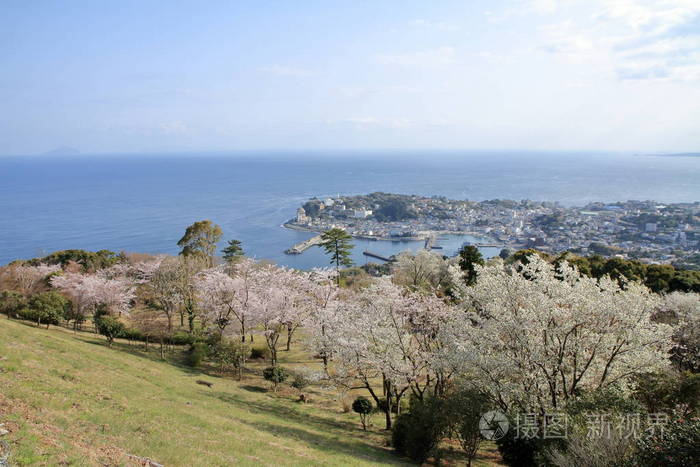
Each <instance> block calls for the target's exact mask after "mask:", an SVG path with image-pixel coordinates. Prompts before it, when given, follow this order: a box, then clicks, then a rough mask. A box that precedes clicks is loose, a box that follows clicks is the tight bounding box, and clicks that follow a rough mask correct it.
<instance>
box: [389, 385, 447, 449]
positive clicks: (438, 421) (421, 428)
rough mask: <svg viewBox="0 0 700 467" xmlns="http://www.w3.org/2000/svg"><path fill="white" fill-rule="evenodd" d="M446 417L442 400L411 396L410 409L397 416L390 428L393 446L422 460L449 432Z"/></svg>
mask: <svg viewBox="0 0 700 467" xmlns="http://www.w3.org/2000/svg"><path fill="white" fill-rule="evenodd" d="M449 418H450V414H448V413H447V406H446V403H445V401H444V400H442V399H439V398H436V397H431V398H428V399H425V400H422V401H421V400H413V401H412V402H411V409H410V411H409V412H408V413H406V414H402V415H400V416H399V417H398V419H397V420H396V425H395V426H394V431H393V432H392V442H393V445H394V448H395V449H396V450H397V451H399V452H401V453H403V454H406V455H407V456H408V457H410V458H411V459H413V460H414V461H416V462H421V463H422V462H425V460H426V459H428V457H430V456H434V455H437V447H438V444H439V443H440V441H441V440H442V439H443V438H444V437H445V436H446V435H447V434H448V432H449V428H450V422H449Z"/></svg>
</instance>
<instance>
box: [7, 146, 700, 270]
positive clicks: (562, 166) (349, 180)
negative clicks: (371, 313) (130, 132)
mask: <svg viewBox="0 0 700 467" xmlns="http://www.w3.org/2000/svg"><path fill="white" fill-rule="evenodd" d="M373 191H385V192H395V193H406V194H411V193H413V194H420V195H443V196H447V197H449V198H453V199H470V200H484V199H494V198H500V199H516V200H520V199H532V200H549V201H559V202H561V203H562V204H565V205H582V204H585V203H587V202H589V201H606V202H613V201H619V200H627V199H655V200H657V201H661V202H691V201H700V158H699V157H668V156H636V155H630V154H606V153H583V152H581V153H554V152H548V153H538V152H473V151H472V152H436V151H425V152H412V153H409V152H376V153H373V152H369V151H367V152H353V153H349V152H335V153H333V152H328V153H322V152H310V153H301V152H299V153H272V152H269V153H265V152H255V153H253V152H251V153H235V154H202V155H197V154H189V155H174V154H170V155H169V154H161V155H153V154H149V155H99V156H97V155H96V156H88V155H81V156H71V157H59V156H50V157H49V156H41V157H38V156H37V157H33V156H32V157H29V156H24V157H19V156H18V157H2V158H0V264H4V263H7V262H9V261H12V260H15V259H19V258H32V257H36V256H39V255H43V254H46V253H47V252H51V251H54V250H59V249H67V248H82V249H89V250H97V249H103V248H106V249H110V250H114V251H122V250H124V251H134V252H148V253H176V252H177V251H178V248H177V246H176V243H177V241H178V239H179V238H180V236H181V235H182V233H183V232H184V230H185V228H186V227H187V226H188V225H189V224H191V223H192V222H193V221H196V220H201V219H211V220H212V221H214V222H216V223H217V224H219V225H221V227H222V228H223V230H224V240H226V239H231V238H237V239H240V240H241V241H242V242H243V246H244V249H245V251H246V253H247V254H249V255H251V256H254V257H257V258H260V259H263V258H264V259H270V260H272V261H275V262H277V263H279V264H285V265H288V266H292V267H296V268H309V267H314V266H323V265H327V264H328V259H327V258H326V257H325V256H324V254H323V252H322V251H321V250H320V249H319V248H312V249H310V250H307V252H305V253H304V254H302V255H297V256H289V255H285V254H284V253H283V252H284V250H285V249H287V248H289V247H290V246H291V245H292V244H294V243H297V242H299V241H302V240H304V239H306V238H309V237H311V236H312V235H313V234H312V233H307V232H298V231H293V230H288V229H285V228H283V227H281V224H282V223H283V222H285V221H286V220H288V219H290V218H291V217H293V216H294V214H295V210H296V208H297V207H298V206H299V205H300V204H301V203H303V202H304V201H305V200H307V199H308V198H310V197H313V196H318V197H326V196H331V195H337V194H341V195H353V194H362V193H369V192H373ZM465 240H473V239H472V238H458V237H452V238H446V239H442V241H441V244H442V245H443V246H444V247H445V249H444V252H445V253H446V254H452V253H454V251H455V250H456V249H457V248H458V247H459V246H460V245H461V243H462V242H463V241H465ZM355 243H356V245H357V246H356V248H355V252H354V259H355V261H356V262H357V263H358V264H363V263H364V262H365V261H366V259H365V258H364V257H363V255H362V251H363V250H365V249H369V250H372V251H376V252H378V253H381V254H385V255H390V254H393V253H397V252H399V251H402V250H406V249H413V250H415V249H418V248H421V247H422V243H421V242H408V243H406V242H385V241H381V242H380V241H360V240H356V241H355ZM496 252H497V251H496V250H494V249H491V250H485V251H484V253H486V254H488V255H492V254H495V253H496Z"/></svg>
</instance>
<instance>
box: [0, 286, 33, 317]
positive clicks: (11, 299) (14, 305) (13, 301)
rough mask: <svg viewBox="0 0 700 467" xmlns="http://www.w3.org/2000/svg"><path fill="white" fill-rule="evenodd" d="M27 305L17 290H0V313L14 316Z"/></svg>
mask: <svg viewBox="0 0 700 467" xmlns="http://www.w3.org/2000/svg"><path fill="white" fill-rule="evenodd" d="M26 306H27V299H26V297H25V296H24V295H22V294H21V293H19V292H15V291H12V290H3V291H2V292H0V313H3V314H6V315H7V317H8V318H14V317H16V316H17V315H18V313H19V311H20V310H21V309H22V308H25V307H26Z"/></svg>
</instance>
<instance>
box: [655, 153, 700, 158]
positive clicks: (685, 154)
mask: <svg viewBox="0 0 700 467" xmlns="http://www.w3.org/2000/svg"><path fill="white" fill-rule="evenodd" d="M645 155H646V156H661V157H700V152H678V153H671V154H645Z"/></svg>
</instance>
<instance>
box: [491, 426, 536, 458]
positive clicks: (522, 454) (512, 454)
mask: <svg viewBox="0 0 700 467" xmlns="http://www.w3.org/2000/svg"><path fill="white" fill-rule="evenodd" d="M510 423H511V427H512V426H515V423H514V420H511V422H510ZM496 444H497V445H498V452H500V453H501V458H502V459H503V462H505V464H506V465H509V466H511V467H531V466H533V465H538V464H537V462H536V460H537V459H539V458H540V457H541V456H542V455H543V452H544V449H543V443H542V440H541V439H539V438H538V437H534V438H526V437H523V436H518V433H517V430H513V429H510V430H508V431H507V432H506V434H505V436H503V437H502V438H500V439H497V440H496Z"/></svg>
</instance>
